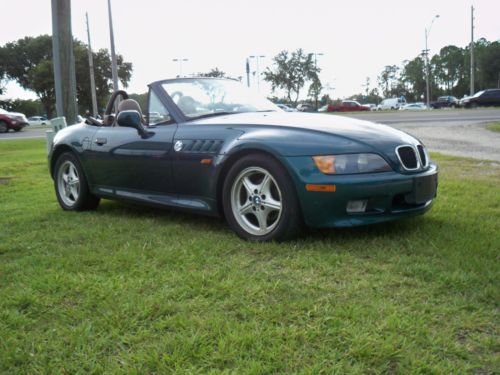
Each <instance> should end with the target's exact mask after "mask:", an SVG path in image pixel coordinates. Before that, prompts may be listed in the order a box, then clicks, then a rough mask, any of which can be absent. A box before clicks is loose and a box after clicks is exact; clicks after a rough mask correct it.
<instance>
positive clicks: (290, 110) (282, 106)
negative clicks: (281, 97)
mask: <svg viewBox="0 0 500 375" xmlns="http://www.w3.org/2000/svg"><path fill="white" fill-rule="evenodd" d="M276 105H277V106H278V107H280V108H281V109H282V110H283V111H285V112H297V109H295V108H292V107H289V106H287V105H286V104H276Z"/></svg>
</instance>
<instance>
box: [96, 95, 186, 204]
mask: <svg viewBox="0 0 500 375" xmlns="http://www.w3.org/2000/svg"><path fill="white" fill-rule="evenodd" d="M151 112H155V113H158V116H157V117H156V118H155V121H154V122H151V123H150V124H149V126H147V131H148V136H146V137H142V136H141V135H139V134H138V132H137V130H135V129H133V128H127V127H120V126H112V127H101V128H99V129H98V130H97V131H96V132H95V134H94V136H93V139H92V140H91V146H90V150H89V151H88V157H87V160H88V165H89V168H88V169H89V178H90V180H91V184H92V185H93V186H94V189H95V190H96V192H97V193H101V194H111V195H117V196H123V197H132V198H134V197H135V198H139V199H141V198H144V199H146V197H144V196H141V193H144V192H151V193H157V194H169V193H172V192H173V190H174V184H173V180H172V165H171V156H172V140H173V138H174V134H175V132H176V129H177V124H176V123H175V122H174V121H173V120H172V119H171V118H170V115H169V112H168V111H167V109H166V107H165V106H164V105H163V104H162V103H161V102H160V101H159V100H158V98H157V96H156V94H154V93H153V92H150V95H149V104H148V113H151Z"/></svg>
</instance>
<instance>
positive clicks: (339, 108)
mask: <svg viewBox="0 0 500 375" xmlns="http://www.w3.org/2000/svg"><path fill="white" fill-rule="evenodd" d="M369 110H370V107H368V106H365V105H362V104H359V103H358V102H357V101H355V100H344V101H342V103H340V104H328V105H326V106H324V107H322V108H321V109H320V112H355V111H369Z"/></svg>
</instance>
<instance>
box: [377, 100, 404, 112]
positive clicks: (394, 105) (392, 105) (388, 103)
mask: <svg viewBox="0 0 500 375" xmlns="http://www.w3.org/2000/svg"><path fill="white" fill-rule="evenodd" d="M404 105H406V99H405V98H403V97H401V98H390V99H384V100H382V101H381V102H380V104H379V105H378V106H377V110H379V111H381V110H385V109H393V110H394V109H399V108H400V107H402V106H404Z"/></svg>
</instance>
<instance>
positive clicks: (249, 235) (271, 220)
mask: <svg viewBox="0 0 500 375" xmlns="http://www.w3.org/2000/svg"><path fill="white" fill-rule="evenodd" d="M223 206H224V214H225V216H226V220H227V221H228V224H229V225H230V226H231V228H232V229H233V230H234V231H235V232H236V233H237V234H238V235H239V236H240V237H242V238H245V239H247V240H252V241H268V240H277V241H280V240H286V239H290V238H293V237H295V236H296V235H297V234H298V233H299V231H300V228H301V215H300V208H299V204H298V200H297V197H296V192H295V189H294V186H293V184H292V181H291V179H290V177H289V176H288V174H287V173H286V171H285V170H284V169H283V167H282V165H281V164H280V163H278V162H277V161H276V160H275V159H273V158H272V157H271V156H266V155H264V154H252V155H247V156H245V157H243V158H242V159H240V160H238V161H237V162H236V163H234V164H233V166H232V167H231V169H230V171H229V173H228V175H227V177H226V181H225V183H224V189H223Z"/></svg>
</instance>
